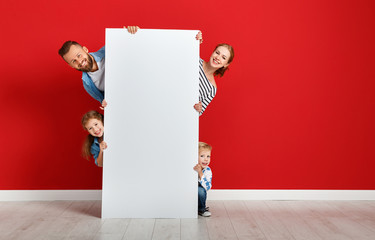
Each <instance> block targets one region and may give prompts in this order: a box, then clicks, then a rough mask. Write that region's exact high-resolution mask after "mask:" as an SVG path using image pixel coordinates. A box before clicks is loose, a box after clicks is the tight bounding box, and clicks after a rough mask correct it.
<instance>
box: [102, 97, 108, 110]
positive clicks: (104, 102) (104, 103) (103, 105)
mask: <svg viewBox="0 0 375 240" xmlns="http://www.w3.org/2000/svg"><path fill="white" fill-rule="evenodd" d="M107 105H108V104H107V101H106V100H105V99H104V100H103V102H102V106H101V107H100V109H101V110H104V108H105V107H106V106H107Z"/></svg>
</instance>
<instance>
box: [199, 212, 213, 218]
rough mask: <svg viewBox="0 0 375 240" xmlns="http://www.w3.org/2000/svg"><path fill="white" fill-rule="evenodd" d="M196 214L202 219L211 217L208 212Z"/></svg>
mask: <svg viewBox="0 0 375 240" xmlns="http://www.w3.org/2000/svg"><path fill="white" fill-rule="evenodd" d="M198 214H199V215H200V216H202V217H210V216H211V213H210V212H209V211H205V212H198Z"/></svg>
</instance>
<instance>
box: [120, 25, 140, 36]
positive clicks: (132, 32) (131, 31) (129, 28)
mask: <svg viewBox="0 0 375 240" xmlns="http://www.w3.org/2000/svg"><path fill="white" fill-rule="evenodd" d="M124 28H127V29H128V32H129V33H131V34H135V33H136V32H137V31H138V29H140V28H139V27H138V26H128V27H125V26H124Z"/></svg>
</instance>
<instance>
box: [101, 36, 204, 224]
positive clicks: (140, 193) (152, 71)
mask: <svg viewBox="0 0 375 240" xmlns="http://www.w3.org/2000/svg"><path fill="white" fill-rule="evenodd" d="M197 33H198V31H193V30H156V29H140V30H138V32H137V33H136V34H133V35H132V34H130V33H128V32H127V30H126V29H106V59H105V99H106V100H107V102H108V106H107V107H106V109H105V124H104V125H105V136H104V140H105V141H106V142H107V144H108V148H107V149H106V150H105V152H104V160H103V191H102V218H196V217H197V201H198V200H197V199H198V196H197V194H198V193H197V185H198V183H197V174H196V172H195V171H194V170H193V166H194V165H195V164H196V163H197V159H198V119H199V115H198V113H197V112H196V111H195V110H194V109H193V105H194V104H195V103H197V102H198V101H199V100H198V95H199V42H198V41H197V40H196V39H195V35H196V34H197Z"/></svg>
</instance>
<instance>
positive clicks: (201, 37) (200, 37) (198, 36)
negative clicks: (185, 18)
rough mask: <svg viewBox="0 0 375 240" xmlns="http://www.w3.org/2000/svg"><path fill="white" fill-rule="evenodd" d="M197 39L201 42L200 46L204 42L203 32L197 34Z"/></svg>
mask: <svg viewBox="0 0 375 240" xmlns="http://www.w3.org/2000/svg"><path fill="white" fill-rule="evenodd" d="M195 39H197V40H199V44H201V43H202V42H203V36H202V32H201V31H199V32H198V33H197V35H196V36H195Z"/></svg>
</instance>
